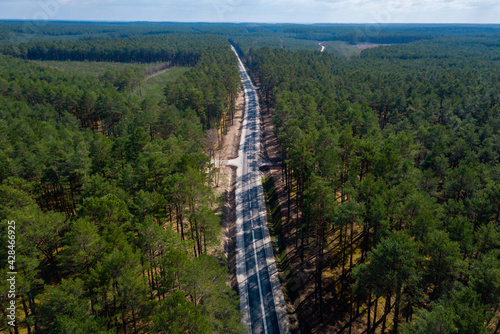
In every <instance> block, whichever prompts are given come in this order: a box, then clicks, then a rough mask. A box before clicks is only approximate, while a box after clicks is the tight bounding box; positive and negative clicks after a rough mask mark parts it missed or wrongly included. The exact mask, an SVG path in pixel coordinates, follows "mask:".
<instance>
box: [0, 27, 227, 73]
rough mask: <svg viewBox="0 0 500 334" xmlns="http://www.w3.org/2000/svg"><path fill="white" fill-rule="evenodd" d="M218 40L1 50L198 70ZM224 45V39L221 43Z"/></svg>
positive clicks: (150, 39) (160, 38) (179, 38)
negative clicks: (203, 52)
mask: <svg viewBox="0 0 500 334" xmlns="http://www.w3.org/2000/svg"><path fill="white" fill-rule="evenodd" d="M214 39H217V38H216V37H211V38H207V37H206V36H204V37H202V36H200V35H197V34H160V35H151V36H138V37H125V38H106V39H98V40H91V41H75V42H72V41H64V42H63V41H55V42H32V43H21V44H9V45H6V46H4V47H2V48H0V52H1V53H3V54H7V55H11V56H15V57H21V58H24V59H28V60H63V61H65V60H76V61H115V62H125V63H130V62H138V63H152V62H171V63H172V64H173V65H182V66H194V65H195V64H196V63H197V61H198V60H199V59H200V53H201V50H203V49H205V48H207V47H208V46H209V45H211V44H212V43H214ZM221 41H223V39H220V40H219V41H217V43H219V44H220V43H221Z"/></svg>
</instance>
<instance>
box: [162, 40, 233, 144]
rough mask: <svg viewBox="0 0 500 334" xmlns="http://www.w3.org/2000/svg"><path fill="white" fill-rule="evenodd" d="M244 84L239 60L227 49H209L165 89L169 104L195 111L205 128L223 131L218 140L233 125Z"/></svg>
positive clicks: (220, 132)
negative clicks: (221, 50)
mask: <svg viewBox="0 0 500 334" xmlns="http://www.w3.org/2000/svg"><path fill="white" fill-rule="evenodd" d="M228 45H229V44H228ZM240 85H241V77H240V74H239V70H238V63H237V58H236V57H235V55H234V53H233V52H232V51H231V50H230V49H228V50H226V52H224V53H222V52H220V51H218V50H217V49H207V50H206V51H205V53H204V55H203V59H202V60H201V61H200V62H199V63H198V64H197V66H196V67H194V68H193V69H192V70H191V71H188V72H186V73H185V74H184V75H183V76H182V77H180V78H179V79H178V80H177V81H176V82H172V83H169V84H167V86H166V87H165V97H166V103H167V104H169V105H174V106H175V107H176V108H178V109H181V110H193V111H194V112H195V113H196V114H197V115H198V117H199V119H200V120H201V123H202V124H203V126H204V128H205V129H212V128H215V129H220V131H218V133H219V134H218V138H219V140H222V134H223V133H225V131H226V129H227V127H228V126H229V125H231V124H232V120H233V118H234V114H235V109H236V99H237V98H238V90H239V87H240Z"/></svg>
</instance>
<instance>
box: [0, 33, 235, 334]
mask: <svg viewBox="0 0 500 334" xmlns="http://www.w3.org/2000/svg"><path fill="white" fill-rule="evenodd" d="M12 26H16V25H15V24H13V25H12ZM0 27H2V24H0ZM16 29H17V28H16ZM96 29H98V28H96ZM63 30H64V29H63ZM66 32H67V31H66ZM54 33H55V34H56V33H61V34H62V35H60V37H61V39H64V36H65V35H64V31H54ZM134 34H135V33H134ZM55 36H59V35H55ZM39 37H40V40H43V39H44V38H43V37H42V36H39ZM56 39H57V38H56ZM75 39H78V38H77V37H76V36H75ZM6 50H8V52H11V53H12V52H13V53H14V54H15V55H16V56H20V57H21V58H38V59H52V58H59V57H63V58H59V59H64V60H66V59H68V58H71V59H81V60H83V59H89V60H91V59H93V60H115V61H127V62H137V61H148V62H149V63H151V62H153V61H154V62H156V61H161V62H163V64H164V65H165V66H174V65H179V64H181V65H189V66H194V69H193V71H194V75H192V74H189V73H190V71H186V70H184V71H183V72H184V75H185V76H183V77H182V78H179V80H181V81H182V80H190V81H191V82H193V83H194V82H196V80H197V78H198V77H197V76H198V75H203V76H204V77H203V80H204V81H203V82H202V83H201V86H200V87H203V93H204V94H206V95H207V97H206V99H205V98H204V99H203V100H201V101H198V102H197V103H198V106H199V109H198V110H194V109H192V108H191V107H189V106H186V105H183V104H182V103H181V102H182V101H176V100H169V104H171V105H172V106H166V105H165V104H164V103H158V101H153V102H151V101H150V100H144V101H141V100H140V99H139V97H137V96H134V95H133V94H132V93H133V90H134V88H135V87H136V86H138V85H139V83H140V81H142V79H143V76H144V75H145V74H146V72H143V70H151V68H150V66H152V65H151V64H149V65H137V66H135V65H132V66H125V67H120V66H117V67H119V68H121V70H116V69H114V66H112V65H109V66H104V67H106V68H110V69H113V70H110V71H109V72H105V73H102V76H101V77H99V78H98V77H97V76H92V75H82V74H85V73H75V70H73V71H69V70H68V71H63V72H61V71H59V70H56V69H52V68H48V67H44V66H40V65H38V64H37V63H35V62H30V61H25V60H21V59H16V58H13V57H10V56H5V55H0V130H1V131H2V136H0V219H1V227H2V230H6V223H7V220H15V221H16V228H17V230H16V231H17V235H16V238H17V248H16V252H17V253H16V265H17V268H16V269H17V271H18V272H19V276H18V281H17V296H18V299H17V302H18V304H17V305H18V310H17V311H18V315H21V314H22V316H20V317H19V318H18V319H19V323H18V328H19V330H20V331H26V332H33V331H36V332H37V333H38V332H40V333H117V332H120V333H121V332H134V333H151V332H156V331H168V332H169V333H185V332H190V333H223V332H228V333H241V332H242V327H241V325H240V314H239V311H238V303H237V300H236V297H235V295H234V292H233V291H232V290H231V289H230V288H229V287H228V286H227V285H226V280H227V276H228V273H227V270H226V269H225V268H224V264H222V263H219V261H218V260H217V258H216V256H215V255H218V253H217V250H218V248H219V246H220V245H219V243H220V241H219V237H220V233H221V228H220V218H219V217H218V216H217V215H215V213H214V210H215V209H216V208H217V205H218V201H217V200H216V196H215V194H214V193H213V191H212V189H211V188H210V187H209V185H210V184H212V183H213V181H212V179H211V178H212V176H211V174H209V173H208V167H209V163H210V160H209V158H208V157H207V156H206V155H205V154H204V138H205V135H204V131H203V128H204V126H207V124H206V123H203V121H202V120H204V119H207V118H208V114H210V115H211V116H210V117H212V115H216V117H218V118H215V119H218V122H219V123H217V122H216V123H213V124H211V126H213V127H217V128H219V129H222V128H224V127H225V126H227V125H226V123H222V122H229V121H230V119H231V115H230V113H229V112H230V111H231V112H232V109H231V108H232V107H234V100H235V98H236V95H237V93H238V88H239V72H238V69H237V67H236V59H235V57H234V55H233V54H232V53H231V50H230V48H229V44H228V43H227V41H225V40H224V39H223V38H221V37H217V36H209V37H207V36H204V37H203V38H200V37H199V36H196V34H189V35H188V34H186V35H184V34H180V33H179V34H172V35H169V34H159V35H157V36H155V35H151V36H136V37H134V38H110V39H106V40H99V41H97V40H93V41H85V42H82V41H79V42H68V43H66V42H54V41H51V42H32V43H26V44H25V45H23V47H22V50H21V48H19V47H18V46H16V45H8V46H6V47H5V48H3V51H6ZM9 50H10V51H9ZM222 60H223V61H224V62H223V63H221V64H218V63H217V62H218V61H222ZM197 64H199V65H197ZM228 64H229V67H226V65H228ZM55 65H57V66H61V67H65V66H66V69H67V66H71V64H61V63H57V64H55ZM73 65H74V64H73ZM93 65H96V64H93ZM78 66H81V67H82V68H83V67H85V66H84V65H78ZM204 67H207V68H208V67H209V68H210V70H209V71H208V72H206V73H205V72H204ZM223 67H226V68H225V69H224V71H222V68H223ZM207 73H208V74H209V75H207ZM179 74H180V73H179ZM212 74H213V76H212ZM190 75H191V76H190ZM186 78H188V79H186ZM161 84H162V83H161V82H159V83H157V85H161ZM177 85H178V86H179V87H182V85H183V84H182V83H178V84H177ZM230 89H232V90H231V91H230ZM231 94H233V95H232V96H231ZM174 105H175V106H178V108H177V107H173V106H174ZM219 107H220V110H219V109H216V108H219ZM217 113H218V114H217ZM214 117H215V116H214ZM4 227H5V229H4ZM4 235H6V234H2V236H1V237H0V246H2V247H3V248H4V249H7V239H6V238H4ZM4 254H6V253H4ZM214 254H215V255H214ZM6 260H7V259H6V258H5V259H4V257H3V256H2V258H1V267H0V271H1V272H2V273H5V272H6V269H7V267H6V264H7V261H6ZM6 289H8V287H7V281H3V282H2V283H1V284H0V290H1V291H2V292H5V291H7V290H6ZM5 301H6V299H1V301H0V303H1V304H2V307H3V306H5V305H4V304H5ZM2 326H3V325H2ZM0 328H1V329H0V331H2V330H3V329H4V328H3V327H0Z"/></svg>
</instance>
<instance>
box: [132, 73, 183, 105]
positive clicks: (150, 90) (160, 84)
mask: <svg viewBox="0 0 500 334" xmlns="http://www.w3.org/2000/svg"><path fill="white" fill-rule="evenodd" d="M189 69H190V67H174V68H171V69H168V70H166V71H165V72H162V73H160V74H158V75H155V76H151V77H149V78H147V79H146V80H144V81H143V82H142V84H141V85H140V86H139V87H137V88H136V89H135V91H134V94H135V95H137V96H141V97H142V98H146V97H149V98H151V99H154V100H156V101H160V100H161V99H162V98H163V89H164V88H165V85H166V84H167V83H168V82H172V81H176V80H177V79H178V78H179V77H180V76H181V75H182V74H184V73H185V72H187V71H189Z"/></svg>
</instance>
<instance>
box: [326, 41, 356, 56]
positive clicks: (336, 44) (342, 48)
mask: <svg viewBox="0 0 500 334" xmlns="http://www.w3.org/2000/svg"><path fill="white" fill-rule="evenodd" d="M322 44H323V45H324V46H325V52H330V53H335V54H337V55H339V56H343V57H347V58H351V57H359V55H360V54H361V50H360V49H358V48H356V47H355V46H354V45H352V44H349V43H346V42H342V41H328V42H323V43H322Z"/></svg>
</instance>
